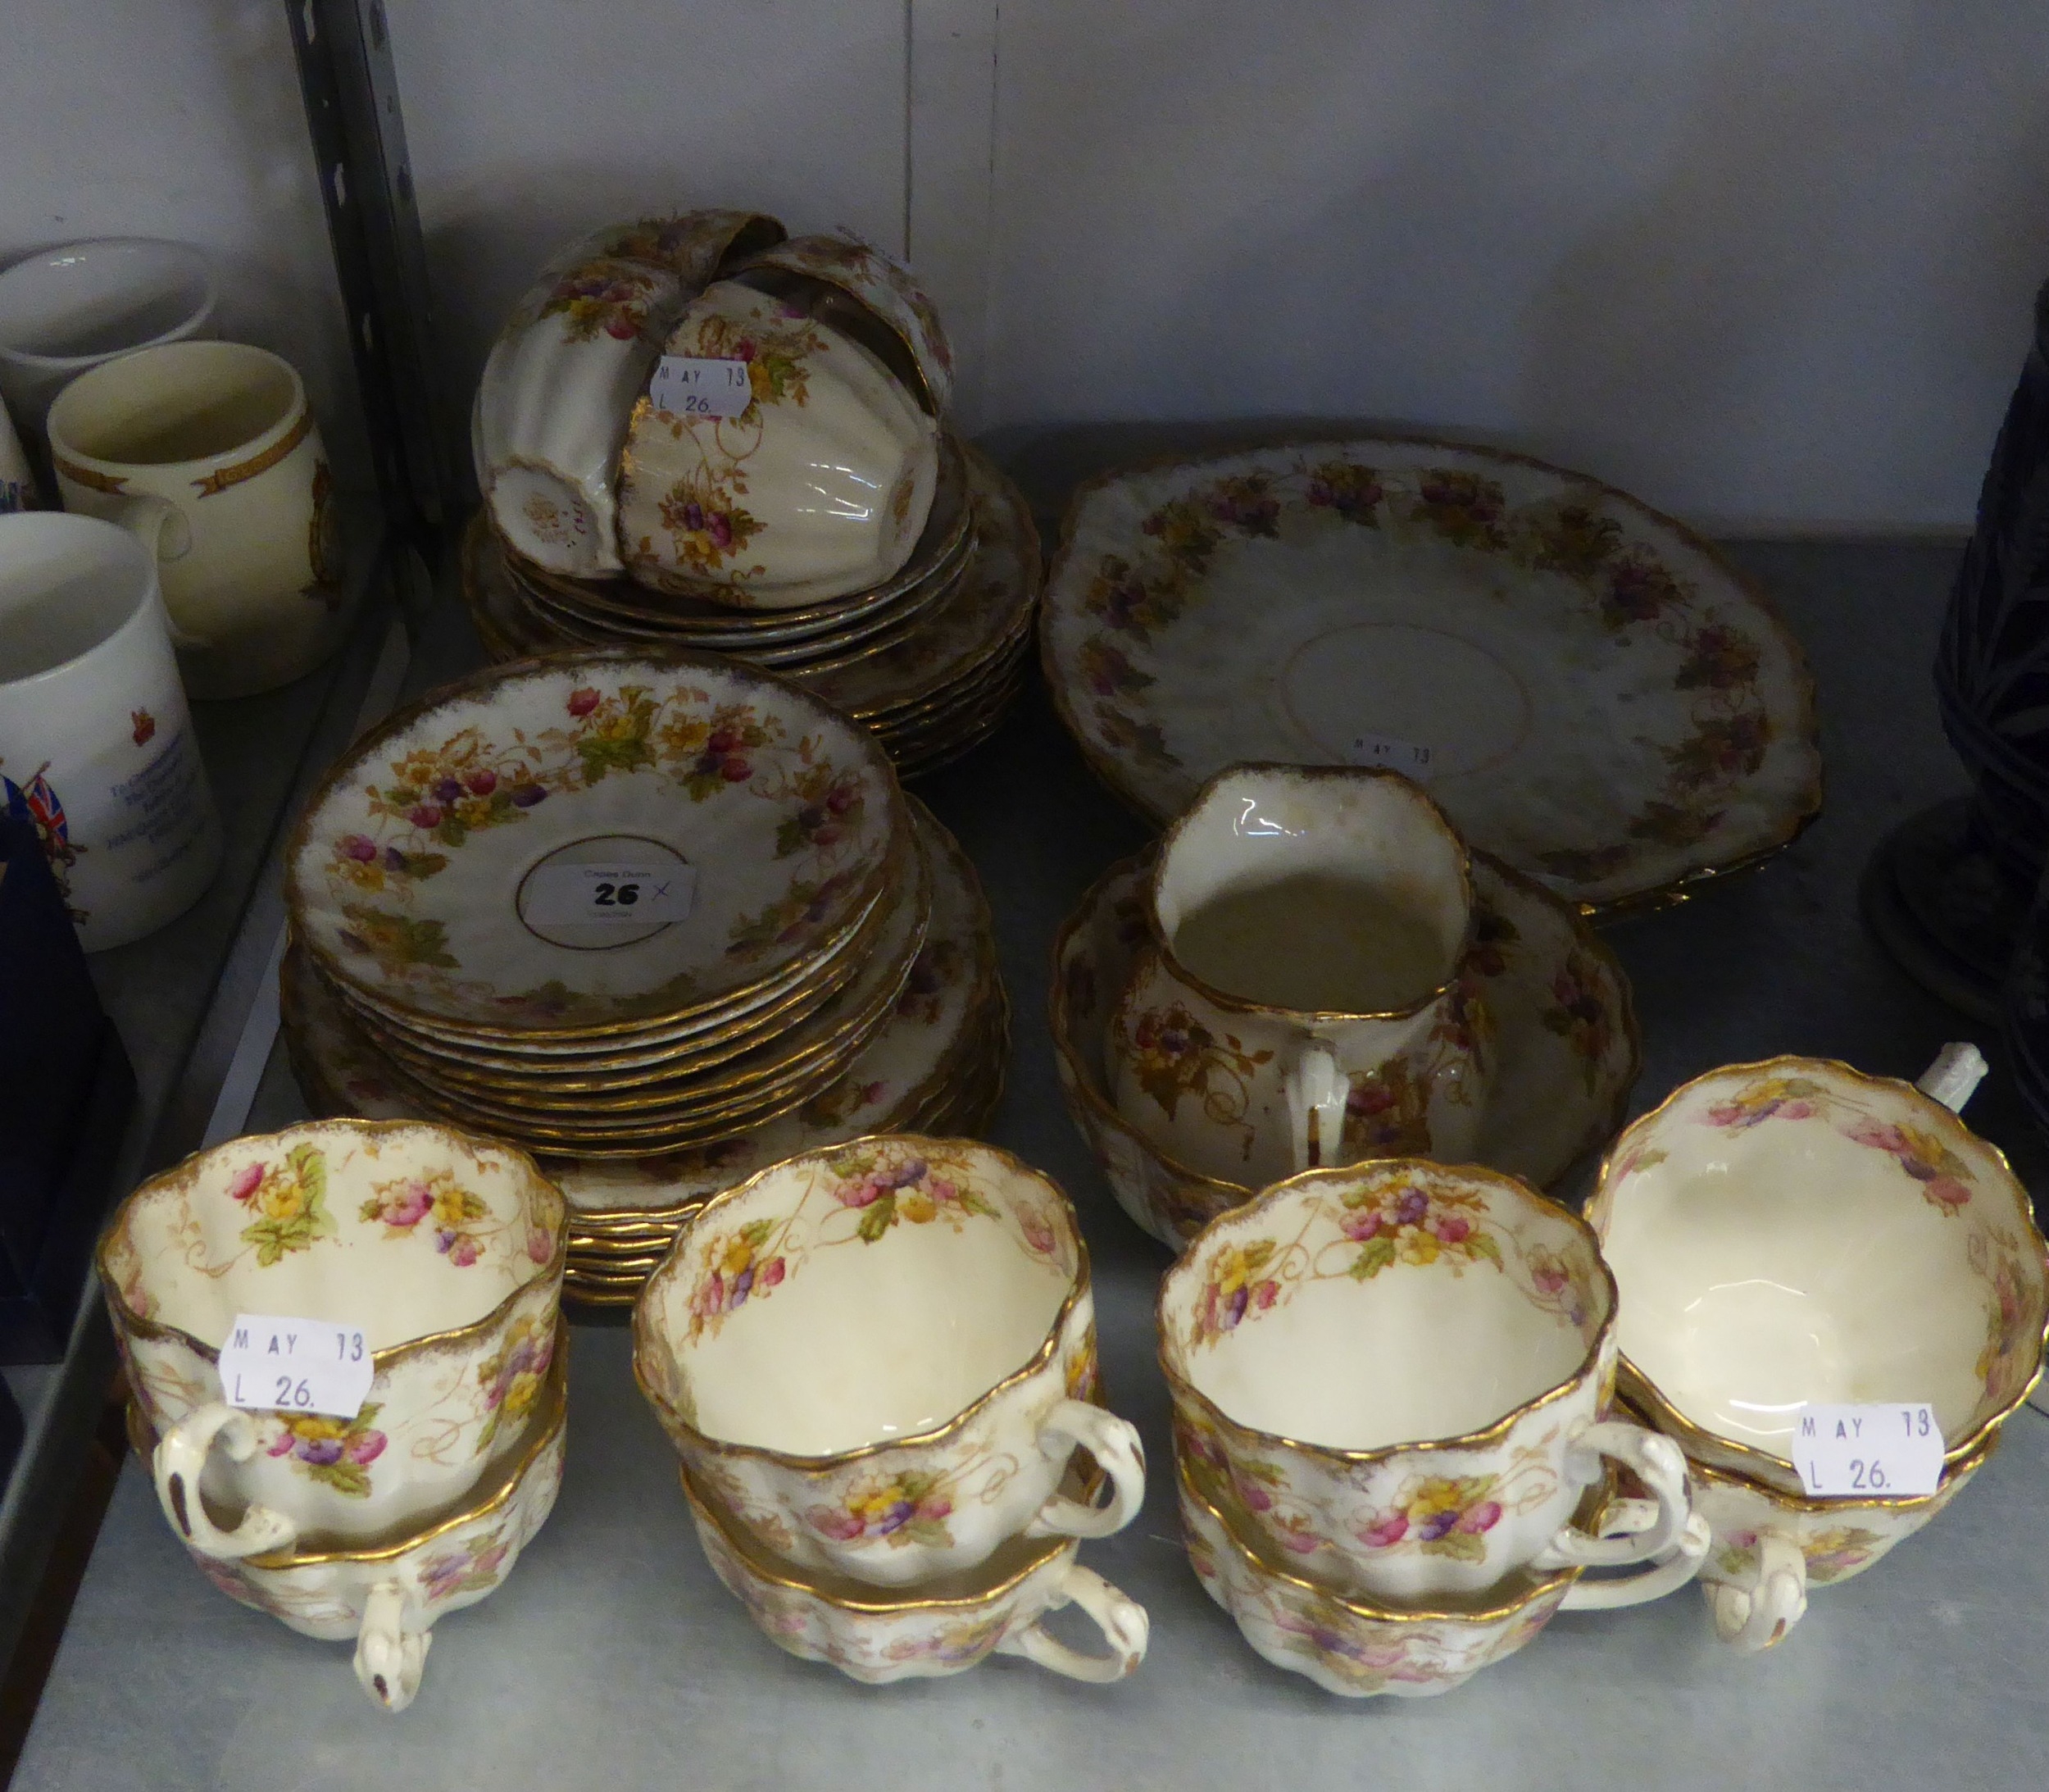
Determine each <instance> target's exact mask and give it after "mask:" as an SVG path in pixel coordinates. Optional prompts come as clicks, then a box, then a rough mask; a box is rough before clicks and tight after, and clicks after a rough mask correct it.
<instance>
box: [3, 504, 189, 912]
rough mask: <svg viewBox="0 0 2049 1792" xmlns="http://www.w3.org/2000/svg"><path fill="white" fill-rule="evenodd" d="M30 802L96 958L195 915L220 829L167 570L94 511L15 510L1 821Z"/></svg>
mask: <svg viewBox="0 0 2049 1792" xmlns="http://www.w3.org/2000/svg"><path fill="white" fill-rule="evenodd" d="M17 794H18V795H19V796H20V798H21V800H22V803H23V804H24V806H25V807H26V808H27V810H28V812H29V816H30V821H32V822H33V823H34V827H35V830H36V833H37V835H38V837H39V839H40V840H41V842H42V845H43V853H44V854H45V856H46V857H48V860H49V863H50V870H51V871H52V873H53V874H54V876H55V877H56V880H57V890H58V893H59V894H61V896H62V897H63V898H64V900H65V903H66V907H68V908H69V909H70V916H71V920H72V922H73V924H74V925H75V926H76V927H77V929H78V936H79V942H80V944H81V945H83V946H84V948H85V949H86V950H87V951H88V952H98V951H100V950H102V949H103V948H107V947H110V946H120V945H125V944H128V943H129V941H130V940H134V939H141V938H142V937H143V935H145V934H150V933H154V932H155V931H156V930H157V929H158V928H159V927H161V926H164V925H165V924H166V922H168V921H172V920H174V919H175V917H176V916H179V915H181V914H183V913H184V911H185V910H186V909H188V908H189V907H191V906H192V904H193V903H195V902H196V901H198V898H199V897H200V895H201V894H202V893H203V892H204V891H205V889H206V888H207V885H209V884H211V882H212V881H213V876H214V873H215V871H217V870H218V869H219V867H220V851H221V835H220V816H219V815H218V814H217V813H216V811H215V808H214V803H213V794H212V791H211V789H210V788H209V787H208V785H207V768H206V766H205V765H204V763H203V762H202V760H201V758H200V755H199V743H198V738H197V737H196V736H195V735H194V734H193V727H192V716H191V713H190V712H189V710H188V708H187V707H186V704H185V692H184V686H183V685H181V684H179V680H178V666H177V662H176V661H175V659H174V658H173V657H172V656H171V648H170V633H169V630H168V629H167V628H166V624H165V621H164V607H163V602H162V599H161V598H160V597H159V596H158V594H157V572H156V568H155V567H154V566H152V564H151V562H150V559H149V557H148V555H147V554H146V553H143V550H142V548H141V547H140V546H139V544H137V543H136V542H135V541H134V540H133V539H131V538H130V537H129V536H128V535H126V534H123V533H122V531H121V530H118V529H116V528H115V527H113V526H112V525H111V524H107V523H103V522H99V521H95V520H94V519H93V518H91V517H88V516H57V515H54V514H51V513H48V512H37V513H34V514H25V515H20V516H0V812H4V810H6V809H7V807H9V806H10V805H11V802H12V799H13V798H15V797H16V795H17Z"/></svg>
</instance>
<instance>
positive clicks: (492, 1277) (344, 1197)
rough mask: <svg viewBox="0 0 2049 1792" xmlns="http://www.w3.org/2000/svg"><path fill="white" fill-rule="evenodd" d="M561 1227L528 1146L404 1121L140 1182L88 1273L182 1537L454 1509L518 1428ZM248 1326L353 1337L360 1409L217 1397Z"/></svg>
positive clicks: (366, 1521) (407, 1523) (564, 1239)
mask: <svg viewBox="0 0 2049 1792" xmlns="http://www.w3.org/2000/svg"><path fill="white" fill-rule="evenodd" d="M568 1237H569V1230H568V1205H567V1203H566V1202H565V1201H564V1199H563V1198H562V1195H561V1191H560V1190H559V1189H557V1188H556V1187H555V1185H553V1184H552V1183H551V1182H550V1181H548V1180H547V1178H546V1177H544V1176H542V1174H541V1173H540V1171H538V1169H537V1168H536V1167H535V1166H534V1162H533V1160H532V1159H531V1158H528V1157H526V1156H525V1154H524V1153H520V1152H518V1151H515V1150H512V1149H511V1148H509V1147H507V1146H503V1145H497V1144H489V1143H487V1142H485V1141H484V1140H481V1139H471V1138H470V1137H468V1136H466V1135H464V1134H462V1133H459V1132H455V1131H452V1130H449V1129H448V1128H445V1127H441V1126H427V1125H422V1124H416V1123H414V1122H412V1121H350V1120H328V1121H308V1122H307V1123H306V1124H304V1125H302V1126H291V1127H287V1128H286V1129H285V1130H284V1131H282V1132H278V1133H271V1134H264V1135H252V1136H251V1137H248V1138H244V1139H231V1140H230V1141H229V1143H227V1144H223V1145H217V1146H216V1147H214V1148H212V1149H211V1150H209V1151H202V1152H200V1153H198V1154H197V1155H195V1156H193V1157H191V1158H187V1159H186V1160H185V1161H184V1162H183V1163H182V1164H179V1166H177V1167H175V1169H171V1170H167V1171H165V1172H164V1173H163V1174H162V1175H161V1176H153V1177H152V1178H151V1179H150V1180H148V1181H147V1182H145V1183H143V1185H141V1186H140V1187H139V1188H138V1189H136V1190H135V1191H134V1193H133V1194H130V1195H129V1197H128V1198H126V1199H125V1201H123V1202H122V1203H121V1204H120V1208H117V1209H116V1212H115V1214H114V1217H113V1220H112V1221H111V1224H110V1225H109V1226H108V1227H107V1230H106V1232H105V1233H104V1234H103V1235H102V1238H101V1239H100V1244H99V1255H98V1263H99V1273H100V1282H101V1286H102V1289H103V1290H104V1292H105V1294H106V1296H107V1308H108V1311H109V1312H110V1313H111V1317H112V1319H113V1322H114V1331H115V1335H116V1339H117V1340H118V1342H119V1344H120V1349H121V1354H122V1358H123V1359H124V1361H125V1363H126V1365H127V1367H128V1374H129V1385H130V1386H131V1388H133V1389H134V1396H135V1399H136V1401H137V1402H138V1403H139V1405H140V1407H141V1408H142V1410H143V1417H145V1418H146V1419H148V1421H149V1425H150V1427H151V1429H152V1431H153V1432H154V1433H155V1434H156V1435H157V1437H158V1439H159V1440H160V1441H159V1442H158V1444H157V1448H156V1454H155V1460H154V1464H153V1467H154V1473H155V1477H156V1483H157V1497H158V1499H160V1501H161V1503H162V1505H163V1508H164V1512H165V1516H166V1517H167V1518H169V1520H170V1523H171V1526H172V1528H173V1529H174V1530H175V1531H176V1532H177V1534H178V1535H179V1538H180V1539H181V1540H183V1541H184V1543H186V1544H188V1545H189V1546H190V1547H191V1548H192V1549H194V1550H196V1551H198V1553H201V1554H203V1555H207V1556H212V1557H218V1558H223V1559H228V1560H234V1559H239V1558H243V1557H246V1556H252V1555H268V1554H270V1553H274V1552H275V1551H278V1550H281V1549H291V1548H294V1547H299V1546H303V1547H305V1548H307V1549H321V1548H326V1547H332V1546H337V1545H338V1546H342V1547H346V1546H347V1545H348V1544H351V1543H361V1542H363V1541H366V1540H374V1539H383V1538H387V1537H389V1536H392V1535H398V1534H401V1533H402V1532H404V1531H405V1530H407V1529H408V1528H409V1527H415V1526H419V1525H420V1524H421V1523H423V1522H427V1521H432V1520H434V1519H435V1518H438V1517H440V1516H442V1515H443V1514H444V1513H446V1512H448V1510H449V1509H450V1508H452V1507H453V1506H454V1505H456V1504H457V1503H458V1502H460V1501H461V1499H463V1497H464V1496H465V1495H466V1494H469V1493H470V1490H472V1489H473V1488H474V1487H475V1485H476V1484H477V1482H478V1481H479V1479H480V1478H481V1477H482V1476H484V1474H485V1472H486V1471H488V1469H489V1468H490V1467H492V1465H493V1463H494V1462H497V1460H498V1459H499V1458H502V1457H503V1456H504V1455H505V1454H506V1453H507V1452H508V1451H511V1450H512V1449H516V1448H517V1447H518V1445H519V1444H520V1439H521V1436H522V1435H523V1434H524V1433H525V1430H526V1429H527V1420H528V1418H529V1415H530V1413H531V1412H532V1411H533V1408H534V1403H535V1402H536V1400H537V1399H538V1398H539V1395H540V1392H541V1389H542V1387H543V1384H544V1382H545V1380H546V1379H547V1371H548V1365H549V1362H550V1361H551V1359H552V1356H553V1353H554V1349H555V1338H556V1321H557V1317H558V1312H559V1308H560V1305H561V1289H562V1271H563V1265H564V1262H565V1260H566V1252H567V1248H568ZM244 1315H247V1316H251V1317H258V1316H261V1317H282V1318H287V1319H289V1318H298V1319H302V1320H306V1321H314V1322H318V1323H323V1324H327V1325H333V1326H345V1327H348V1328H350V1335H353V1334H357V1333H359V1334H360V1335H361V1339H362V1340H363V1341H364V1342H366V1344H367V1345H368V1346H369V1349H370V1364H371V1371H372V1373H371V1378H370V1386H369V1390H368V1392H367V1393H366V1394H365V1395H364V1396H363V1399H362V1403H361V1406H360V1408H358V1409H357V1412H355V1413H354V1415H353V1416H352V1417H339V1416H337V1415H334V1414H330V1413H325V1412H318V1411H314V1410H310V1409H302V1408H301V1407H300V1406H299V1405H297V1404H295V1403H292V1402H291V1401H290V1400H289V1399H288V1400H287V1402H286V1403H283V1404H279V1405H275V1406H251V1407H242V1406H231V1405H229V1404H228V1403H227V1402H226V1400H225V1398H224V1395H225V1394H227V1393H229V1392H232V1391H234V1390H233V1389H230V1388H228V1387H225V1386H224V1384H223V1380H222V1376H221V1372H220V1353H221V1350H222V1349H223V1347H224V1346H225V1345H227V1344H229V1343H230V1342H231V1341H232V1337H233V1331H234V1325H235V1321H236V1320H237V1319H238V1318H239V1317H242V1316H244ZM267 1379H268V1377H267V1376H266V1380H267ZM285 1379H286V1380H289V1378H288V1377H287V1378H285ZM245 1391H248V1392H251V1393H253V1394H255V1395H256V1396H257V1398H258V1399H261V1395H262V1394H265V1393H267V1392H270V1391H271V1390H270V1389H267V1388H262V1389H248V1390H245ZM217 1513H226V1514H228V1515H229V1517H228V1519H227V1520H225V1521H224V1520H223V1519H222V1518H220V1517H216V1514H217Z"/></svg>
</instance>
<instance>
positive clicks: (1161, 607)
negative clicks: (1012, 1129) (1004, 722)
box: [1042, 437, 1821, 910]
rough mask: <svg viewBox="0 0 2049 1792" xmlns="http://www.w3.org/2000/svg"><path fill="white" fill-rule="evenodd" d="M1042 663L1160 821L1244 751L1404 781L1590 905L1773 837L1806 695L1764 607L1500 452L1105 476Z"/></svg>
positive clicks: (1810, 708)
mask: <svg viewBox="0 0 2049 1792" xmlns="http://www.w3.org/2000/svg"><path fill="white" fill-rule="evenodd" d="M1042 646H1043V658H1044V662H1045V667H1046V672H1047V682H1048V683H1049V684H1050V685H1052V689H1053V693H1054V697H1055V700H1056V703H1057V704H1058V706H1059V707H1060V710H1061V716H1062V718H1063V720H1064V721H1065V722H1066V724H1067V725H1068V727H1069V729H1070V730H1071V731H1072V733H1073V734H1074V737H1075V739H1077V740H1078V741H1079V744H1080V745H1081V748H1082V750H1083V752H1084V754H1086V755H1087V757H1088V759H1089V761H1090V762H1091V763H1092V764H1093V766H1094V767H1095V768H1096V770H1097V771H1098V772H1099V773H1100V774H1101V775H1102V777H1103V778H1104V779H1105V780H1106V781H1107V782H1108V784H1109V785H1111V789H1113V790H1115V792H1116V793H1117V794H1119V795H1120V797H1123V798H1124V799H1125V800H1127V801H1128V802H1129V803H1131V804H1132V805H1133V806H1134V807H1136V808H1137V809H1138V811H1139V812H1141V813H1143V814H1144V815H1146V816H1148V817H1149V818H1151V819H1152V821H1155V822H1156V823H1161V822H1164V821H1165V820H1166V819H1167V818H1168V817H1170V816H1173V815H1175V814H1177V813H1179V812H1180V811H1181V810H1182V809H1183V808H1184V807H1186V806H1187V803H1188V799H1189V798H1190V797H1191V796H1192V795H1193V793H1194V792H1195V790H1196V789H1197V787H1198V786H1199V785H1202V782H1203V781H1204V780H1206V778H1208V777H1209V776H1210V775H1211V774H1213V773H1214V772H1215V771H1220V770H1221V769H1222V768H1223V767H1224V766H1227V765H1231V764H1234V763H1238V762H1243V761H1247V760H1276V761H1292V762H1297V763H1305V764H1330V763H1338V764H1346V763H1350V764H1372V763H1384V764H1393V765H1395V766H1398V767H1400V768H1402V769H1404V770H1410V769H1414V768H1415V766H1416V758H1415V752H1416V750H1417V749H1427V751H1428V753H1429V766H1428V774H1427V775H1428V776H1429V788H1430V794H1431V795H1432V796H1433V797H1434V798H1436V799H1437V800H1438V802H1439V803H1442V805H1443V807H1444V808H1445V809H1446V811H1447V812H1448V813H1449V814H1450V815H1451V816H1452V820H1453V821H1454V822H1455V823H1456V825H1457V826H1458V828H1459V830H1460V832H1461V834H1463V835H1465V837H1466V839H1468V840H1469V841H1470V842H1472V843H1473V844H1474V845H1476V846H1479V847H1482V848H1485V849H1487V850H1488V851H1489V852H1492V853H1495V854H1497V856H1499V857H1502V858H1503V859H1505V860H1506V861H1507V862H1509V863H1511V864H1512V865H1515V866H1518V867H1519V868H1520V869H1521V870H1523V871H1526V872H1528V873H1529V875H1531V876H1535V877H1537V878H1538V879H1539V880H1542V882H1544V883H1545V884H1546V885H1547V886H1548V887H1549V888H1551V889H1553V890H1555V891H1556V892H1557V893H1558V894H1561V895H1564V896H1566V897H1568V898H1570V899H1571V900H1573V901H1574V902H1575V903H1579V904H1580V905H1581V906H1582V907H1584V908H1587V909H1589V910H1598V909H1608V908H1612V907H1618V906H1621V905H1626V904H1633V903H1643V902H1650V901H1655V900H1658V899H1662V898H1667V897H1669V896H1670V895H1671V894H1674V893H1675V892H1676V893H1683V890H1684V889H1685V887H1686V886H1688V885H1691V884H1692V883H1694V882H1696V881H1697V880H1701V879H1703V878H1706V877H1711V876H1720V875H1722V874H1724V873H1726V872H1729V871H1733V870H1736V869H1738V868H1740V867H1742V866H1746V865H1748V864H1750V863H1752V862H1756V860H1758V859H1760V858H1761V857H1765V856H1766V855H1768V854H1770V853H1773V852H1774V851H1776V850H1778V849H1779V848H1781V847H1783V846H1784V845H1786V844H1788V842H1789V841H1790V840H1791V839H1792V838H1793V837H1794V835H1796V834H1797V833H1798V832H1799V830H1801V827H1802V826H1805V824H1806V822H1807V821H1809V820H1810V819H1811V818H1812V817H1813V816H1814V815H1815V812H1816V811H1817V810H1818V809H1819V808H1820V802H1821V755H1820V744H1819V736H1818V732H1817V727H1816V723H1815V698H1814V685H1813V680H1811V678H1810V676H1809V675H1808V671H1807V667H1806V658H1805V656H1804V655H1803V653H1801V648H1800V646H1799V644H1798V643H1797V641H1796V640H1795V639H1793V637H1792V634H1791V633H1790V631H1788V629H1787V628H1786V626H1785V625H1784V624H1783V622H1782V621H1780V620H1779V616H1777V614H1776V613H1775V612H1774V611H1773V609H1772V608H1771V607H1770V604H1769V603H1767V602H1766V601H1765V598H1764V597H1763V596H1762V595H1761V594H1760V593H1758V592H1757V591H1756V590H1755V589H1753V588H1752V587H1751V585H1749V584H1747V582H1746V581H1745V580H1743V579H1742V577H1741V576H1740V575H1738V573H1737V572H1736V571H1734V570H1733V568H1732V567H1730V566H1729V565H1728V563H1727V562H1724V560H1723V559H1721V557H1720V556H1719V555H1718V554H1716V553H1715V551H1714V550H1713V549H1712V548H1710V547H1709V545H1708V544H1706V542H1704V541H1703V540H1701V539H1700V538H1699V537H1698V536H1697V535H1696V534H1693V533H1692V531H1691V530H1688V529H1686V528H1685V527H1684V526H1683V525H1681V524H1679V523H1677V522H1675V521H1672V520H1671V519H1670V518H1669V517H1665V516H1661V515H1660V514H1659V513H1657V512H1655V511H1652V510H1651V509H1650V508H1648V507H1647V506H1645V505H1643V504H1641V503H1638V501H1637V500H1635V499H1634V498H1630V497H1629V496H1628V495H1626V494H1625V493H1621V492H1619V491H1616V490H1615V489H1613V488H1612V487H1610V486H1606V485H1604V484H1601V483H1600V482H1598V481H1597V480H1592V479H1588V478H1587V477H1585V476H1584V475H1579V474H1575V473H1570V472H1567V471H1564V470H1562V469H1561V468H1557V467H1554V466H1547V465H1545V464H1544V463H1542V462H1538V461H1533V460H1530V459H1528V458H1526V457H1522V456H1519V455H1513V454H1508V453H1501V452H1498V451H1494V450H1489V449H1482V448H1470V447H1463V446H1456V445H1454V444H1452V443H1438V442H1429V441H1415V440H1404V439H1394V438H1386V437H1349V438H1342V439H1329V440H1321V441H1306V442H1300V443H1292V444H1288V445H1283V446H1278V447H1270V448H1257V449H1252V450H1249V451H1246V452H1242V453H1232V454H1224V455H1217V456H1212V457H1205V458H1201V459H1194V460H1185V461H1181V462H1174V463H1171V464H1161V465H1156V466H1143V467H1138V468H1134V469H1131V470H1129V471H1121V472H1112V473H1109V474H1106V475H1103V476H1102V477H1100V478H1098V479H1097V480H1093V481H1092V482H1090V483H1089V484H1086V485H1084V486H1083V487H1082V488H1081V489H1080V490H1079V492H1078V493H1076V494H1075V497H1074V500H1073V503H1071V505H1070V507H1069V511H1068V514H1067V518H1066V524H1065V536H1064V539H1063V543H1062V545H1061V550H1060V553H1059V554H1058V556H1057V557H1056V560H1055V562H1054V566H1053V569H1052V575H1051V577H1050V579H1049V580H1048V583H1047V594H1046V604H1045V612H1044V617H1043V628H1042Z"/></svg>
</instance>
